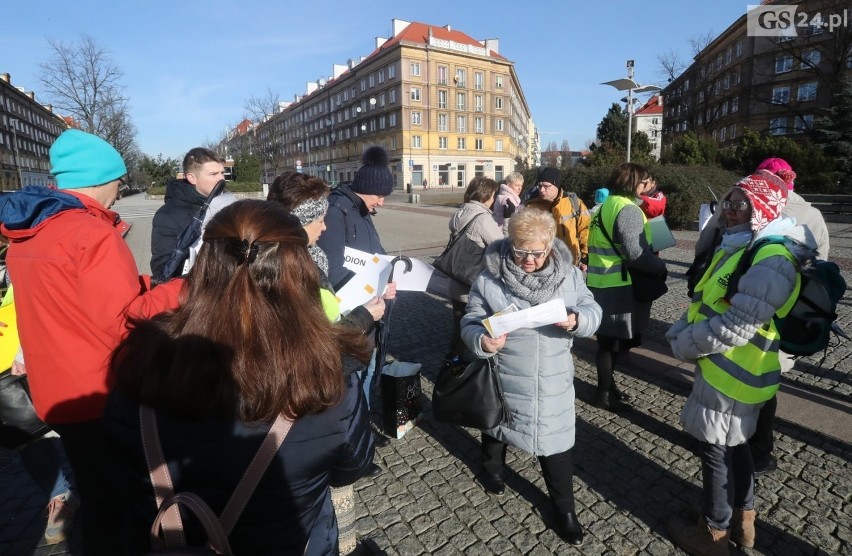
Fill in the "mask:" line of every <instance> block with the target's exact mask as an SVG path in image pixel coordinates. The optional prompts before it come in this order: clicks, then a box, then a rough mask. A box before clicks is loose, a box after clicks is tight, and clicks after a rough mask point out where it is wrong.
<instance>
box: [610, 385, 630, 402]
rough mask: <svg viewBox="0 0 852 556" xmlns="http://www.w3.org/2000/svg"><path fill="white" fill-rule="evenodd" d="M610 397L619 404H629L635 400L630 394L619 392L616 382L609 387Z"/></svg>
mask: <svg viewBox="0 0 852 556" xmlns="http://www.w3.org/2000/svg"><path fill="white" fill-rule="evenodd" d="M609 396H610V398H612V399H613V400H615V401H617V402H629V401H631V400H632V399H633V396H631V395H630V394H625V393H624V392H622V391H621V390H619V389H618V386H616V385H615V383H614V382H613V383H612V386H610V387H609Z"/></svg>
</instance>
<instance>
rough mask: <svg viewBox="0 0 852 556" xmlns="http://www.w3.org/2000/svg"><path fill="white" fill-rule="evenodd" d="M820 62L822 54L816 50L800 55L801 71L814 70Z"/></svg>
mask: <svg viewBox="0 0 852 556" xmlns="http://www.w3.org/2000/svg"><path fill="white" fill-rule="evenodd" d="M821 61H822V54H820V51H819V50H817V49H816V48H812V49H811V50H808V51H805V52H803V53H802V69H812V68H816V67H817V66H818V65H819V63H820V62H821Z"/></svg>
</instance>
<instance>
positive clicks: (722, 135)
mask: <svg viewBox="0 0 852 556" xmlns="http://www.w3.org/2000/svg"><path fill="white" fill-rule="evenodd" d="M727 138H728V128H726V127H723V128H722V129H720V130H719V141H725V140H726V139H727Z"/></svg>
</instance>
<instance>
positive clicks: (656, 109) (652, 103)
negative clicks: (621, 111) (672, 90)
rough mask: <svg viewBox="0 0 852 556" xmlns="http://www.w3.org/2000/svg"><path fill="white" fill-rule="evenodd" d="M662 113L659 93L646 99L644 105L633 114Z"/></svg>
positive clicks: (649, 114)
mask: <svg viewBox="0 0 852 556" xmlns="http://www.w3.org/2000/svg"><path fill="white" fill-rule="evenodd" d="M662 113H663V103H662V102H660V95H654V96H652V97H651V98H649V99H648V102H646V103H645V105H644V106H643V107H642V108H640V109H639V110H637V111H636V114H634V115H635V116H656V115H659V114H662Z"/></svg>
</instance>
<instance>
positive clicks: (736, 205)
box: [720, 201, 750, 211]
mask: <svg viewBox="0 0 852 556" xmlns="http://www.w3.org/2000/svg"><path fill="white" fill-rule="evenodd" d="M720 206H721V207H722V210H736V211H742V210H748V208H749V206H750V205H749V204H748V201H722V202H721V203H720Z"/></svg>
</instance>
